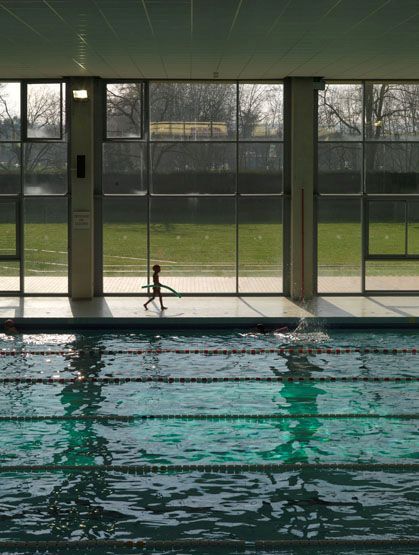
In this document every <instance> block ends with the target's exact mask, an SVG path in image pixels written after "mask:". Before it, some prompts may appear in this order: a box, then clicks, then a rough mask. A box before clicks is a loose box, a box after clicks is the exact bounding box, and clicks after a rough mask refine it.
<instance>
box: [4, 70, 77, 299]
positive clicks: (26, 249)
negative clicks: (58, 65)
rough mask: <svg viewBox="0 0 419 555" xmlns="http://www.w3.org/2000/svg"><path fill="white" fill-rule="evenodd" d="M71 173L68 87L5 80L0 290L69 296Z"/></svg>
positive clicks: (58, 84)
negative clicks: (67, 132)
mask: <svg viewBox="0 0 419 555" xmlns="http://www.w3.org/2000/svg"><path fill="white" fill-rule="evenodd" d="M21 105H23V113H24V114H25V118H24V120H23V121H22V122H21V115H20V110H21ZM67 173H68V168H67V143H66V132H65V84H64V83H62V82H58V81H57V82H51V81H37V82H25V81H23V82H0V227H1V231H2V233H1V237H2V239H1V241H0V243H1V245H0V259H1V263H2V269H1V271H0V275H1V276H2V277H0V291H8V292H24V293H29V294H55V293H56V294H65V293H67V292H68V215H67V210H68V203H67V194H68V176H67ZM5 195H7V196H5ZM22 286H23V290H22Z"/></svg>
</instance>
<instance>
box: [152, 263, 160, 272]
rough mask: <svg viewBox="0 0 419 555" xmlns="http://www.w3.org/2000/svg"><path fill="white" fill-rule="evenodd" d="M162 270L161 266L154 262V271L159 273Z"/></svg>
mask: <svg viewBox="0 0 419 555" xmlns="http://www.w3.org/2000/svg"><path fill="white" fill-rule="evenodd" d="M160 270H161V268H160V266H159V265H158V264H154V266H153V272H154V273H158V272H160Z"/></svg>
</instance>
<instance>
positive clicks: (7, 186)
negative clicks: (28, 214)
mask: <svg viewBox="0 0 419 555" xmlns="http://www.w3.org/2000/svg"><path fill="white" fill-rule="evenodd" d="M19 192H20V144H19V143H0V194H1V195H16V194H18V193H19Z"/></svg>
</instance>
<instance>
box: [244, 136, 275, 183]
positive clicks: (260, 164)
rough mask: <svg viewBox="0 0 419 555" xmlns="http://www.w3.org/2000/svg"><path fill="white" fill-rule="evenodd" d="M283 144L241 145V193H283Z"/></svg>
mask: <svg viewBox="0 0 419 555" xmlns="http://www.w3.org/2000/svg"><path fill="white" fill-rule="evenodd" d="M282 168H283V146H282V143H240V144H239V192H240V193H242V194H267V193H282V186H283V185H282V183H283V175H282V174H283V172H282Z"/></svg>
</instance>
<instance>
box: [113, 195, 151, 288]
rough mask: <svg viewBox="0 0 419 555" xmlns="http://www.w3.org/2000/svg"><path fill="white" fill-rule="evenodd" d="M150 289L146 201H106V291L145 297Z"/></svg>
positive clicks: (132, 199) (135, 199)
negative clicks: (139, 294)
mask: <svg viewBox="0 0 419 555" xmlns="http://www.w3.org/2000/svg"><path fill="white" fill-rule="evenodd" d="M142 285H147V199H145V198H141V197H140V198H130V199H128V198H127V199H115V198H106V199H103V290H104V292H105V293H139V292H142V293H144V289H141V286H142Z"/></svg>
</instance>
